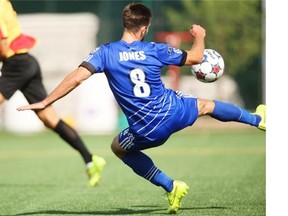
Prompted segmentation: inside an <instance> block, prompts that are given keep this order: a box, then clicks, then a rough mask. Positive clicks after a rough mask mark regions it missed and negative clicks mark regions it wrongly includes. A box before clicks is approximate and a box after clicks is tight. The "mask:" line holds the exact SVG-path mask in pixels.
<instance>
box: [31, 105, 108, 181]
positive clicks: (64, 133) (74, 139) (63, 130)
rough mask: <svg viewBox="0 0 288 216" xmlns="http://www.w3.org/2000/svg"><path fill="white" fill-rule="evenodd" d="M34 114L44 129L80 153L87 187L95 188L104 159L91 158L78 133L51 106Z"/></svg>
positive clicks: (94, 156) (104, 162)
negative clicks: (87, 182) (54, 133)
mask: <svg viewBox="0 0 288 216" xmlns="http://www.w3.org/2000/svg"><path fill="white" fill-rule="evenodd" d="M36 114H37V116H38V117H39V119H40V120H41V121H42V122H43V123H44V125H45V126H46V127H48V128H50V129H52V130H53V131H54V132H56V133H57V134H58V135H59V136H60V137H61V138H62V139H63V140H65V141H66V142H67V143H68V144H69V145H70V146H71V147H72V148H74V149H75V150H77V151H78V152H79V153H80V155H81V156H82V158H83V160H84V161H85V163H86V172H87V175H88V177H89V186H96V185H97V183H98V182H99V181H100V179H101V173H102V171H103V168H104V166H105V164H106V161H105V160H104V158H102V157H99V156H96V155H93V156H92V154H91V153H90V152H89V150H88V149H87V148H86V146H85V144H84V142H83V141H82V139H81V138H80V136H79V135H78V133H77V132H76V131H75V130H74V129H73V128H72V127H71V126H69V125H68V124H67V123H65V122H64V121H63V120H61V119H60V118H59V117H58V115H57V114H56V112H55V110H54V109H53V108H52V107H51V106H49V107H47V108H46V109H44V110H41V111H38V112H37V113H36Z"/></svg>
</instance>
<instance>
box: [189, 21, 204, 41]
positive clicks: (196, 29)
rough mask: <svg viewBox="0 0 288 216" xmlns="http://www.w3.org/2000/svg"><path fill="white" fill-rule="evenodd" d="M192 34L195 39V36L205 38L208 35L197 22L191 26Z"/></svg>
mask: <svg viewBox="0 0 288 216" xmlns="http://www.w3.org/2000/svg"><path fill="white" fill-rule="evenodd" d="M190 34H191V35H192V37H193V39H195V38H198V37H200V38H205V36H206V30H205V29H204V28H203V27H202V26H200V25H197V24H193V25H192V26H191V28H190Z"/></svg>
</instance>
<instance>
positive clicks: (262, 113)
mask: <svg viewBox="0 0 288 216" xmlns="http://www.w3.org/2000/svg"><path fill="white" fill-rule="evenodd" d="M197 104H198V114H199V116H202V115H210V116H211V117H213V118H215V119H218V120H220V121H223V122H227V121H235V122H241V123H245V124H249V125H251V126H255V127H258V128H259V129H260V130H266V106H265V105H263V104H261V105H259V106H258V107H257V109H256V112H255V113H250V112H248V111H247V110H246V109H244V108H242V107H239V106H237V105H235V104H231V103H225V102H221V101H217V100H214V101H212V100H205V99H198V101H197Z"/></svg>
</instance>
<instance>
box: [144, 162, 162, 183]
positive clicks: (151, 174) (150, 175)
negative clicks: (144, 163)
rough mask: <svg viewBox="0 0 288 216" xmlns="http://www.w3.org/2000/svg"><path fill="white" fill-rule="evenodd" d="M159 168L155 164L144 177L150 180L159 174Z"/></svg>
mask: <svg viewBox="0 0 288 216" xmlns="http://www.w3.org/2000/svg"><path fill="white" fill-rule="evenodd" d="M158 170H159V169H158V168H157V167H156V166H155V165H154V166H153V167H151V169H150V170H149V171H148V172H147V173H146V174H145V175H144V176H143V177H144V178H145V179H147V180H149V181H150V180H151V179H152V178H153V177H154V176H155V175H156V174H157V172H158Z"/></svg>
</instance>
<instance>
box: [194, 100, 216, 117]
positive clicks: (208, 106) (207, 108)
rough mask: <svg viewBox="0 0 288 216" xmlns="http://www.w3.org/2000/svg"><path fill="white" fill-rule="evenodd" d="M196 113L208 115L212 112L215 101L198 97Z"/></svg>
mask: <svg viewBox="0 0 288 216" xmlns="http://www.w3.org/2000/svg"><path fill="white" fill-rule="evenodd" d="M197 104H198V115H199V116H202V115H209V114H211V113H212V112H213V110H214V107H215V103H214V101H212V100H206V99H198V100H197Z"/></svg>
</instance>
